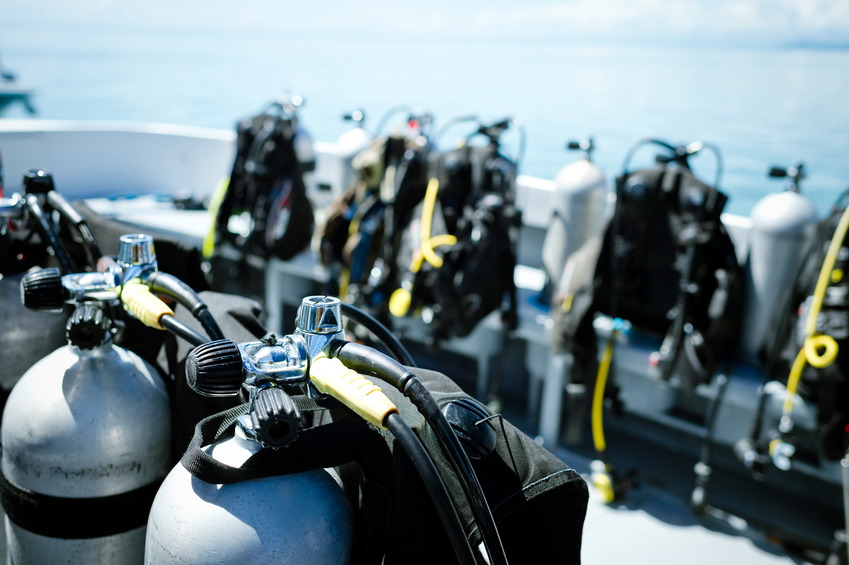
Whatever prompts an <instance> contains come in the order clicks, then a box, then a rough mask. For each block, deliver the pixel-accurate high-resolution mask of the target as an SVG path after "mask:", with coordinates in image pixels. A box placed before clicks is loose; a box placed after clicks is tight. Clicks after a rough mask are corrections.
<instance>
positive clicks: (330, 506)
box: [146, 296, 587, 565]
mask: <svg viewBox="0 0 849 565" xmlns="http://www.w3.org/2000/svg"><path fill="white" fill-rule="evenodd" d="M342 314H345V315H347V316H349V317H350V319H352V320H356V321H357V323H360V324H362V325H363V326H364V327H366V328H367V329H368V330H369V331H370V332H373V333H374V335H375V336H376V337H377V339H378V340H379V341H381V342H383V345H384V346H386V348H387V349H388V350H390V351H392V352H393V354H395V355H398V357H399V358H400V359H405V361H404V362H405V363H410V364H411V365H412V360H411V359H410V358H409V353H407V352H406V351H405V350H404V348H403V345H401V344H400V342H399V341H398V340H397V338H396V337H394V336H393V335H392V334H391V332H389V331H388V330H387V329H386V328H385V327H384V326H382V325H381V324H380V323H379V322H378V321H377V320H375V319H374V318H373V317H371V316H370V315H368V314H367V313H365V312H364V311H362V310H359V309H356V308H354V307H352V306H350V305H343V304H342V303H341V302H340V301H339V300H338V299H336V298H331V297H325V296H313V297H307V298H305V299H304V301H303V303H302V305H301V308H300V310H299V313H298V317H297V321H296V327H297V329H296V331H295V333H294V334H292V335H288V336H284V337H282V338H278V337H277V336H275V335H273V334H270V335H267V336H266V337H265V338H263V339H262V340H260V341H253V342H248V343H242V344H239V345H237V344H235V343H234V342H232V341H229V340H220V341H215V342H211V343H208V344H206V345H203V346H201V347H198V348H196V349H195V350H194V351H192V353H191V354H190V356H189V358H188V360H187V363H186V376H187V382H188V383H189V385H190V386H191V387H192V388H193V389H194V390H195V391H196V392H198V393H200V394H202V395H207V396H232V395H235V394H238V392H239V390H240V388H244V389H246V390H247V391H248V392H249V397H250V401H249V402H248V404H245V405H242V406H238V407H235V408H233V409H230V410H227V411H225V412H222V413H220V414H216V415H214V416H210V417H209V418H206V419H204V420H202V421H201V422H200V423H199V424H198V426H197V428H196V429H195V437H194V439H193V440H192V443H191V445H190V446H189V448H188V449H187V451H186V453H185V455H184V456H183V458H182V461H181V464H180V465H179V466H177V467H176V468H175V469H174V470H173V471H172V472H171V474H170V475H169V477H168V478H167V479H166V480H165V482H164V483H163V486H162V489H161V490H160V492H159V494H158V495H157V497H156V500H155V502H154V505H153V508H152V510H151V515H150V520H149V522H148V529H147V542H146V563H148V564H150V565H154V564H160V563H165V564H168V563H194V564H203V563H221V562H239V563H266V562H272V561H273V562H283V563H302V562H303V563H346V562H348V560H349V559H350V560H351V562H354V563H357V564H360V565H372V564H375V565H377V564H379V563H384V564H386V565H391V564H395V563H405V564H407V563H412V564H424V563H436V562H452V563H453V562H456V563H459V564H460V565H476V564H478V563H482V562H484V561H485V562H488V563H491V564H493V565H506V563H507V551H508V550H510V549H512V556H511V557H510V559H511V560H512V561H513V562H516V563H518V562H522V558H531V559H532V560H533V561H534V562H559V563H579V562H580V542H581V534H580V532H581V527H582V524H583V520H584V513H585V511H586V501H587V491H586V486H585V484H584V483H583V480H581V478H580V476H579V475H578V474H577V473H575V472H574V471H572V470H571V469H568V468H567V467H566V466H565V465H564V464H563V463H562V462H561V461H559V460H558V459H557V458H556V457H554V456H553V455H552V454H550V453H548V452H545V451H544V450H543V449H542V448H541V447H539V446H538V445H537V444H535V443H534V442H533V440H532V439H530V438H528V437H527V436H524V435H523V434H521V433H520V432H518V431H516V430H515V429H514V428H513V427H512V426H511V425H510V424H509V423H508V422H506V421H503V420H501V423H500V425H498V424H496V423H495V421H494V420H495V419H496V418H499V419H500V415H497V414H494V415H493V414H490V413H489V412H488V411H487V410H486V408H485V407H483V406H482V405H480V404H479V403H477V402H476V401H474V400H473V399H471V398H470V397H468V395H466V394H465V393H463V392H462V390H461V389H460V388H459V387H457V385H456V384H454V383H453V382H451V381H450V380H448V379H447V378H446V377H444V376H442V375H439V374H437V373H434V372H432V371H425V370H420V369H417V368H415V366H414V365H413V366H412V367H411V368H410V367H405V366H403V365H401V364H400V363H399V362H398V361H396V360H394V359H392V358H391V357H387V356H385V355H383V354H381V353H379V352H378V351H376V350H374V349H371V348H369V347H367V346H364V345H360V344H357V343H353V342H348V341H345V340H344V333H343V331H342V325H341V316H342ZM363 375H372V376H376V377H378V378H379V379H380V380H378V381H375V382H374V383H371V382H369V381H368V380H367V379H366V378H364V376H363ZM431 391H433V394H432V393H431ZM298 393H305V394H298ZM290 395H291V396H290ZM405 397H406V398H405ZM310 416H312V417H310ZM310 421H312V424H313V426H312V427H308V423H309V422H310ZM408 422H409V423H408ZM227 438H230V439H227ZM425 446H427V447H425ZM531 461H532V463H531ZM329 467H334V468H335V470H336V472H338V476H339V478H340V479H341V480H342V484H344V491H343V489H342V488H340V486H339V485H337V484H336V482H334V480H333V478H334V477H333V476H331V474H330V470H329V469H328V468H329ZM325 469H328V470H327V471H326V470H325ZM478 475H479V476H480V478H481V481H480V482H479V481H478V479H477V477H478ZM293 485H301V486H302V488H301V489H300V490H298V491H295V490H294V486H293ZM449 493H450V494H449ZM340 495H341V497H340ZM284 497H285V498H284ZM345 499H347V501H346V500H345ZM531 501H532V503H530V502H531ZM349 502H350V504H351V506H349ZM526 502H528V503H529V504H525V503H526ZM490 504H491V505H492V509H490ZM350 512H353V514H352V515H351V514H349V513H350ZM508 515H509V516H508ZM298 519H299V520H300V522H299V523H295V521H296V520H298ZM352 520H353V521H352ZM496 523H498V524H499V527H500V528H502V529H500V531H499V530H498V529H496ZM555 524H556V525H555ZM334 528H335V530H334ZM351 528H353V532H356V534H355V535H353V534H352V530H351ZM410 531H415V532H416V534H417V536H418V537H419V538H420V539H422V540H426V541H424V543H421V544H411V540H410V537H409V532H410ZM231 532H232V534H233V535H231ZM502 538H504V539H505V541H504V543H503V545H502V541H501V539H502ZM508 543H509V546H508ZM529 546H530V547H529ZM472 548H474V551H473V550H472ZM478 553H480V554H478Z"/></svg>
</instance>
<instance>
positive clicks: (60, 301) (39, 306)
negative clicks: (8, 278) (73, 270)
mask: <svg viewBox="0 0 849 565" xmlns="http://www.w3.org/2000/svg"><path fill="white" fill-rule="evenodd" d="M21 302H22V303H23V305H24V306H26V307H27V308H29V309H30V310H35V311H36V312H61V311H62V308H63V306H64V304H65V289H64V288H63V287H62V271H60V270H59V269H56V268H52V269H41V270H40V271H35V272H33V273H30V274H28V275H27V276H25V277H24V278H23V279H22V280H21Z"/></svg>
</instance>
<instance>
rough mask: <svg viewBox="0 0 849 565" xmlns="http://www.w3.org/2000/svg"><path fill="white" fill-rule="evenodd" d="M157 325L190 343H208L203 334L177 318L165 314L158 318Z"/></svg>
mask: <svg viewBox="0 0 849 565" xmlns="http://www.w3.org/2000/svg"><path fill="white" fill-rule="evenodd" d="M159 325H161V326H162V327H163V328H165V329H166V330H168V331H169V332H171V333H172V334H174V335H175V336H177V337H180V338H183V339H184V340H186V341H187V342H189V343H191V344H192V345H203V344H204V343H209V341H210V340H209V339H207V338H206V337H204V336H203V334H201V333H198V332H196V331H195V330H193V329H192V328H190V327H189V326H187V325H186V324H184V323H182V322H179V321H177V318H175V317H174V316H171V315H169V314H166V315H165V316H162V317H161V318H160V319H159Z"/></svg>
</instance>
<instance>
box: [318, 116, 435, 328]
mask: <svg viewBox="0 0 849 565" xmlns="http://www.w3.org/2000/svg"><path fill="white" fill-rule="evenodd" d="M401 110H404V112H405V114H406V116H405V117H406V119H405V120H404V122H403V125H402V126H401V127H400V128H397V129H396V130H394V131H393V133H392V134H390V135H388V136H387V135H382V131H383V127H384V126H385V124H386V123H387V122H388V121H389V118H391V117H392V116H394V115H395V114H397V113H398V112H400V111H401ZM432 121H433V118H432V116H431V115H430V114H429V113H427V112H421V111H418V112H413V111H412V110H410V109H409V108H407V107H405V106H401V107H398V108H393V109H391V110H390V111H389V112H387V114H386V115H385V116H384V118H383V119H382V120H381V124H380V125H379V126H378V128H377V130H376V131H377V132H378V135H377V137H375V139H374V140H373V141H372V142H371V143H370V144H369V146H368V147H367V148H366V149H364V150H362V151H360V152H359V153H358V154H357V155H356V156H355V157H354V158H353V159H352V161H351V163H352V166H353V168H354V170H355V171H356V172H357V175H356V176H357V177H358V178H357V181H356V183H355V184H353V185H351V186H350V187H348V188H347V189H346V191H345V192H344V193H343V194H341V195H339V196H338V197H337V198H336V199H335V200H334V201H333V202H332V203H331V205H330V206H329V207H328V208H327V210H326V214H325V218H324V222H323V224H322V225H321V226H320V227H319V229H318V230H317V234H316V238H317V239H318V240H319V245H318V247H319V250H320V256H321V261H322V263H324V264H325V265H326V266H328V267H330V268H331V269H332V270H333V271H334V272H335V275H334V276H333V277H332V281H331V287H330V288H328V291H329V293H330V294H334V295H339V296H341V297H343V298H344V299H345V301H346V302H349V303H353V304H358V305H360V306H361V307H365V308H366V309H368V310H370V311H372V312H375V313H376V314H377V315H378V316H380V317H382V318H383V319H384V321H387V320H386V317H387V316H386V303H387V302H388V299H389V294H390V293H391V291H392V290H394V288H395V281H396V278H397V270H398V269H397V266H396V265H395V263H394V261H393V259H394V257H395V254H396V250H397V247H398V245H399V241H400V239H401V233H402V231H403V228H404V227H405V226H406V225H407V223H408V222H409V218H410V216H411V214H413V210H414V208H415V207H416V205H417V204H418V203H419V202H421V199H422V196H423V195H424V193H425V186H426V184H427V176H426V170H427V156H428V154H429V153H430V150H431V148H432V144H431V142H430V137H429V136H430V129H431V124H432ZM358 135H361V134H358ZM354 140H356V137H355V138H354Z"/></svg>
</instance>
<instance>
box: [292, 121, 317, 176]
mask: <svg viewBox="0 0 849 565" xmlns="http://www.w3.org/2000/svg"><path fill="white" fill-rule="evenodd" d="M313 145H314V144H313V140H312V136H311V135H310V134H309V132H308V131H307V130H305V129H304V128H303V127H301V126H298V129H296V130H295V156H296V157H297V158H298V163H300V164H301V165H302V166H303V167H304V168H305V169H306V170H307V171H312V170H313V169H315V147H314V146H313Z"/></svg>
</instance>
